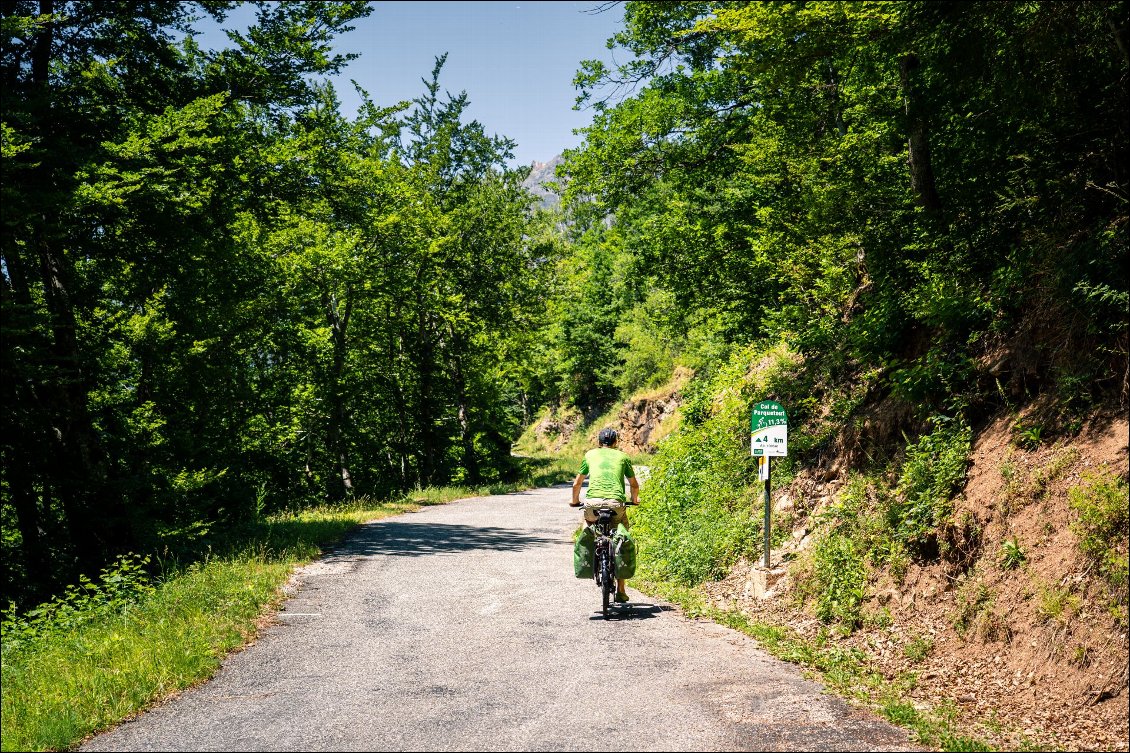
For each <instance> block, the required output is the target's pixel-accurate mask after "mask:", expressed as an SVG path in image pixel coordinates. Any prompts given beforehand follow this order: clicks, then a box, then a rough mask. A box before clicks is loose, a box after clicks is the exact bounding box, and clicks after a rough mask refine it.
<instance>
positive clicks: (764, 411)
mask: <svg viewBox="0 0 1130 753" xmlns="http://www.w3.org/2000/svg"><path fill="white" fill-rule="evenodd" d="M788 425H789V417H788V416H787V415H786V414H785V409H784V407H783V406H782V405H781V404H780V403H778V402H776V401H774V400H762V401H761V402H760V403H758V404H757V405H755V406H753V415H751V416H750V417H749V433H750V434H753V433H755V432H756V431H757V430H758V429H764V428H766V427H768V426H788Z"/></svg>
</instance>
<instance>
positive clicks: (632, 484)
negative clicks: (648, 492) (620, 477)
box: [628, 476, 640, 505]
mask: <svg viewBox="0 0 1130 753" xmlns="http://www.w3.org/2000/svg"><path fill="white" fill-rule="evenodd" d="M628 488H629V489H630V490H631V492H632V500H631V501H630V502H629V503H628V504H629V505H638V504H639V503H640V482H639V481H636V477H635V476H628Z"/></svg>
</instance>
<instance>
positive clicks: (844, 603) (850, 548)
mask: <svg viewBox="0 0 1130 753" xmlns="http://www.w3.org/2000/svg"><path fill="white" fill-rule="evenodd" d="M800 580H801V585H800V588H801V591H802V593H803V594H804V595H805V596H808V597H814V598H815V601H816V616H817V617H819V618H820V619H821V620H823V621H824V622H839V623H840V624H841V625H843V626H844V627H846V628H848V629H849V630H850V629H854V628H855V627H857V626H859V624H860V623H861V622H862V613H861V607H862V605H863V599H864V597H865V596H866V587H867V567H866V565H865V563H864V561H863V558H862V557H861V556H860V555H859V553H858V552H857V551H856V548H855V545H854V543H853V542H852V540H851V539H850V538H848V537H847V536H844V535H841V534H837V533H833V534H830V535H827V536H824V537H822V538H820V539H819V540H817V542H816V543H815V544H814V546H813V551H812V559H811V564H810V570H809V571H808V572H807V573H806V574H804V575H803V576H802V577H801V578H800Z"/></svg>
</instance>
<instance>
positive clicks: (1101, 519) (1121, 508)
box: [1068, 473, 1130, 623]
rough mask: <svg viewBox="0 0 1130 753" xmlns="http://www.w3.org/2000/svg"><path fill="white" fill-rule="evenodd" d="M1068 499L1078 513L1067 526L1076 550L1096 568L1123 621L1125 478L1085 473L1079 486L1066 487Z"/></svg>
mask: <svg viewBox="0 0 1130 753" xmlns="http://www.w3.org/2000/svg"><path fill="white" fill-rule="evenodd" d="M1068 499H1069V500H1070V502H1071V509H1072V510H1073V511H1074V512H1075V513H1076V515H1077V516H1078V517H1077V518H1076V519H1075V520H1074V521H1073V522H1072V524H1071V530H1072V531H1073V532H1074V533H1075V535H1076V536H1077V537H1078V539H1079V550H1080V551H1081V552H1082V553H1083V555H1084V556H1085V557H1086V558H1087V559H1088V560H1089V561H1090V562H1091V563H1092V564H1093V565H1095V566H1096V567H1097V568H1098V571H1099V573H1100V574H1101V575H1102V577H1103V579H1104V580H1105V581H1106V584H1107V587H1108V588H1109V589H1110V593H1111V596H1112V597H1113V599H1114V601H1115V604H1116V605H1118V607H1120V609H1121V611H1122V614H1123V617H1122V621H1123V622H1124V623H1125V610H1126V605H1127V592H1128V585H1127V584H1128V580H1130V575H1128V572H1127V569H1128V566H1127V548H1128V542H1130V535H1128V533H1127V529H1128V525H1130V524H1128V521H1130V487H1128V486H1127V483H1126V480H1125V479H1120V478H1117V477H1115V476H1113V475H1111V474H1109V473H1101V474H1094V473H1092V474H1086V475H1084V477H1083V483H1082V484H1081V485H1080V486H1076V487H1074V488H1072V489H1071V490H1069V491H1068Z"/></svg>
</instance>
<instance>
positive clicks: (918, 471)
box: [890, 416, 972, 551]
mask: <svg viewBox="0 0 1130 753" xmlns="http://www.w3.org/2000/svg"><path fill="white" fill-rule="evenodd" d="M932 423H933V427H934V428H933V430H932V431H931V432H930V433H928V434H923V435H922V436H921V437H919V439H918V440H917V441H915V442H911V443H910V444H908V445H907V448H906V459H905V461H904V462H903V466H902V472H901V475H900V477H899V482H898V488H897V493H898V495H899V498H900V500H899V502H898V503H897V504H895V505H893V506H892V507H891V510H890V515H891V520H890V523H891V528H892V529H893V530H895V531H896V533H897V535H898V537H899V538H900V540H902V541H904V542H906V543H907V544H908V545H909V546H912V547H915V548H917V549H918V550H920V551H921V550H923V548H925V547H928V546H929V544H930V542H931V541H936V538H937V534H938V529H939V527H940V526H941V525H942V524H943V523H944V522H945V521H946V520H947V518H948V516H949V514H950V509H951V506H950V505H951V499H952V496H953V493H954V492H955V491H956V490H957V489H959V488H960V486H961V485H962V484H963V483H964V481H965V471H966V467H967V466H968V464H969V452H970V447H971V444H970V443H971V438H972V433H971V430H970V428H969V427H968V426H966V425H965V424H964V423H963V422H961V421H959V420H953V419H949V418H946V417H945V416H936V417H935V418H934V419H932Z"/></svg>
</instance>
